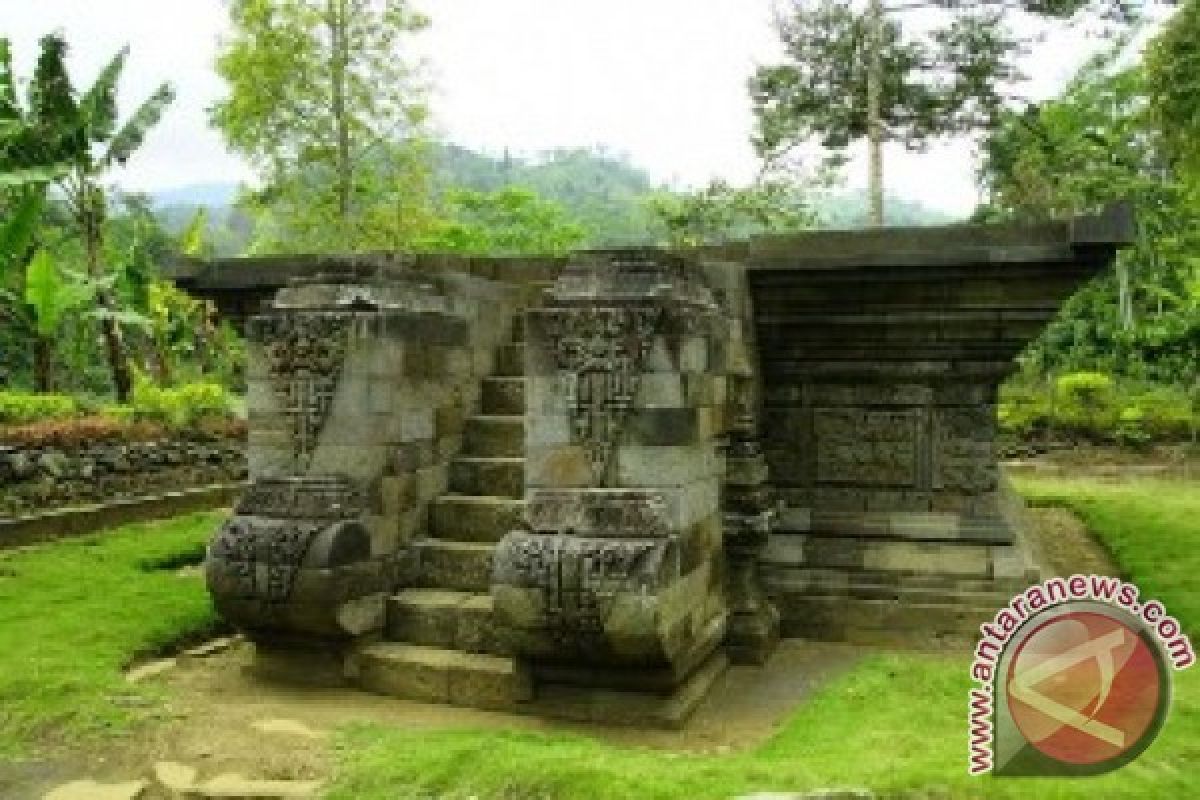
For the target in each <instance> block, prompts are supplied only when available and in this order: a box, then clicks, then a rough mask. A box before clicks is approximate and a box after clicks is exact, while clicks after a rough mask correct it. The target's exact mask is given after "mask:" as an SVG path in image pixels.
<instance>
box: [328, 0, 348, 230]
mask: <svg viewBox="0 0 1200 800" xmlns="http://www.w3.org/2000/svg"><path fill="white" fill-rule="evenodd" d="M327 8H328V16H329V34H330V44H331V47H330V49H331V50H332V56H331V57H332V62H331V64H330V67H331V69H330V74H331V75H332V78H333V86H332V92H333V119H334V124H335V125H336V126H337V197H338V214H339V216H340V217H341V220H342V222H346V221H347V220H348V219H349V218H350V199H351V191H352V188H353V186H352V179H353V170H352V169H351V164H350V120H349V119H348V118H347V114H346V69H347V66H348V64H349V60H350V52H349V42H348V41H347V28H348V27H349V26H348V21H347V14H346V0H328V6H327Z"/></svg>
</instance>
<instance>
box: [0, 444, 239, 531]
mask: <svg viewBox="0 0 1200 800" xmlns="http://www.w3.org/2000/svg"><path fill="white" fill-rule="evenodd" d="M245 477H246V456H245V443H244V442H243V441H241V440H240V439H235V438H230V439H215V440H208V441H201V440H197V439H188V438H184V437H179V438H173V439H167V440H161V441H149V442H127V443H125V442H94V443H89V444H85V445H81V446H78V447H50V446H42V447H33V446H12V445H0V521H2V520H5V519H11V518H15V517H22V516H27V515H30V514H40V513H44V512H47V511H52V510H56V509H61V508H67V507H73V506H90V505H96V504H104V503H111V502H115V501H122V500H131V499H135V498H142V497H148V496H152V495H161V494H164V493H167V492H174V491H179V490H183V489H190V488H195V487H201V486H210V485H216V484H231V483H237V482H239V481H242V480H244V479H245Z"/></svg>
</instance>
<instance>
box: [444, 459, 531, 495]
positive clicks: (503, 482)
mask: <svg viewBox="0 0 1200 800" xmlns="http://www.w3.org/2000/svg"><path fill="white" fill-rule="evenodd" d="M450 491H452V492H454V493H456V494H478V495H491V496H493V497H511V498H516V499H519V498H521V497H524V495H525V459H523V458H475V457H470V456H463V457H461V458H456V459H454V460H453V461H451V462H450Z"/></svg>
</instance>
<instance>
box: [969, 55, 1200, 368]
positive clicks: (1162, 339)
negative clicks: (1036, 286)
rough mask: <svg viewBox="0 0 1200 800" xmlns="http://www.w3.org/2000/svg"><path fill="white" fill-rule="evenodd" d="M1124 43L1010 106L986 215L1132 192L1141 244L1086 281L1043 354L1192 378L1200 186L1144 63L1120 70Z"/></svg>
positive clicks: (1053, 213) (1077, 207)
mask: <svg viewBox="0 0 1200 800" xmlns="http://www.w3.org/2000/svg"><path fill="white" fill-rule="evenodd" d="M1120 56H1121V49H1120V48H1114V49H1112V50H1111V51H1108V52H1104V53H1101V54H1099V55H1097V56H1096V57H1094V58H1093V59H1091V60H1090V61H1089V62H1088V63H1087V64H1086V65H1085V66H1084V68H1083V69H1082V70H1080V72H1079V74H1078V75H1077V76H1076V77H1075V78H1074V79H1073V80H1072V82H1071V83H1070V85H1068V87H1067V88H1066V90H1065V91H1064V92H1063V94H1062V96H1061V97H1058V98H1055V99H1052V100H1048V101H1046V102H1043V103H1041V104H1039V105H1037V106H1033V107H1030V108H1028V109H1026V110H1024V111H1020V112H1018V111H1013V112H1007V113H1005V114H1003V115H1001V118H1000V121H999V124H998V126H997V128H996V129H995V130H994V131H993V132H991V133H990V134H989V135H988V136H987V138H986V139H985V140H984V143H983V148H982V150H983V157H984V159H983V164H982V167H981V170H980V179H981V181H982V183H983V185H984V188H985V189H986V190H987V192H988V196H989V203H988V206H986V207H985V208H984V209H981V212H980V214H979V216H980V217H981V218H985V219H986V218H1009V217H1017V218H1027V219H1045V218H1063V217H1069V216H1072V215H1074V214H1079V213H1084V212H1089V211H1095V210H1098V209H1099V208H1101V207H1102V206H1104V205H1107V204H1108V203H1111V202H1113V201H1115V200H1124V201H1129V202H1132V203H1133V205H1134V211H1135V219H1136V224H1137V237H1136V239H1135V242H1134V245H1133V246H1132V247H1131V248H1129V249H1127V250H1124V251H1122V253H1121V254H1120V256H1119V257H1118V259H1117V262H1116V269H1115V274H1114V275H1113V276H1103V277H1102V278H1101V279H1098V280H1097V281H1096V282H1095V283H1094V284H1092V285H1091V286H1090V287H1089V288H1087V289H1085V290H1083V291H1081V292H1080V293H1079V294H1078V295H1077V296H1076V297H1075V298H1073V299H1072V301H1071V303H1070V304H1069V305H1068V307H1067V308H1066V309H1065V310H1064V314H1063V315H1061V316H1060V317H1059V318H1058V319H1057V320H1056V321H1055V323H1054V324H1053V325H1051V326H1050V328H1048V330H1047V331H1046V333H1045V335H1043V336H1042V337H1041V339H1040V340H1039V342H1038V344H1037V345H1035V346H1034V347H1033V348H1031V351H1030V352H1031V354H1033V355H1034V356H1038V355H1040V356H1044V357H1045V361H1046V363H1047V364H1052V365H1057V366H1063V363H1064V361H1065V362H1066V363H1068V364H1069V365H1070V366H1071V367H1073V368H1090V369H1095V368H1097V367H1099V368H1103V369H1109V368H1111V369H1117V370H1118V371H1122V372H1127V373H1128V372H1133V373H1137V372H1138V371H1150V373H1152V374H1151V377H1154V378H1156V379H1159V380H1168V381H1173V380H1180V379H1185V378H1186V379H1189V380H1190V379H1191V376H1195V375H1196V367H1197V363H1200V362H1198V361H1197V358H1198V356H1200V314H1197V309H1200V259H1197V257H1196V255H1195V254H1196V253H1197V252H1200V194H1198V193H1197V192H1196V189H1195V187H1196V180H1195V178H1194V177H1191V176H1188V175H1187V174H1185V173H1183V172H1181V171H1180V169H1179V168H1178V165H1177V164H1175V163H1173V162H1172V159H1171V158H1169V157H1168V154H1169V153H1170V152H1171V149H1172V148H1171V146H1170V144H1169V137H1167V136H1166V135H1165V134H1163V133H1161V132H1160V131H1158V130H1157V129H1156V127H1155V125H1154V123H1153V119H1154V114H1153V113H1150V111H1149V109H1150V103H1149V102H1148V99H1147V98H1148V97H1149V96H1152V95H1153V94H1154V92H1156V91H1157V87H1156V86H1155V85H1154V82H1153V81H1152V80H1150V79H1148V78H1147V76H1146V75H1145V74H1144V71H1143V70H1142V69H1141V68H1139V67H1132V68H1125V69H1118V68H1117V65H1118V64H1119V63H1120Z"/></svg>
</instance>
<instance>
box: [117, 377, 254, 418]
mask: <svg viewBox="0 0 1200 800" xmlns="http://www.w3.org/2000/svg"><path fill="white" fill-rule="evenodd" d="M131 400H132V403H131V406H132V411H133V415H134V416H135V418H137V419H148V420H154V421H157V422H162V423H164V424H166V425H169V426H171V427H173V428H182V427H186V426H188V425H191V424H193V423H195V422H196V421H197V420H199V419H201V418H203V417H223V416H225V415H227V414H229V413H230V410H231V409H232V407H233V400H232V398H230V396H229V393H228V392H226V391H225V389H224V388H223V387H221V386H219V385H217V384H215V383H186V384H183V385H182V386H178V387H174V388H161V387H158V386H155V385H154V384H153V383H151V382H150V381H148V380H145V379H144V378H139V379H138V380H137V381H135V383H134V387H133V394H132V397H131Z"/></svg>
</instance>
